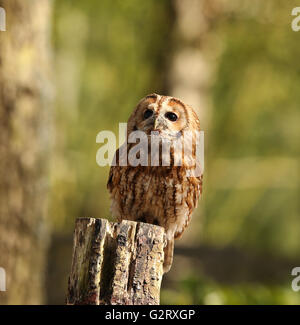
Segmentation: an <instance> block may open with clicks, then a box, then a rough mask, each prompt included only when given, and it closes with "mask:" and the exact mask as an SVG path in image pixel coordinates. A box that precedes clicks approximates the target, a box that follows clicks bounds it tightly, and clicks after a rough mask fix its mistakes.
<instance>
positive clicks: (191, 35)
mask: <svg viewBox="0 0 300 325" xmlns="http://www.w3.org/2000/svg"><path fill="white" fill-rule="evenodd" d="M296 6H297V3H296V1H271V0H267V1H259V0H244V1H236V0H232V1H225V0H222V1H221V0H218V1H216V0H213V1H200V0H179V1H171V0H162V1H158V0H147V1H138V0H129V1H123V0H113V1H111V0H101V1H96V0H89V1H79V0H72V1H71V0H60V1H55V2H54V15H53V44H54V57H53V61H54V64H55V73H54V75H55V86H56V103H55V119H54V122H55V123H54V125H55V132H54V134H55V138H54V146H53V153H52V161H51V187H50V188H51V200H50V212H49V215H50V216H51V217H50V223H51V229H52V244H51V247H50V251H49V261H48V275H47V282H48V285H47V299H48V300H47V302H48V303H51V304H59V303H64V297H65V290H66V285H67V276H68V273H69V270H70V262H71V253H72V232H73V228H74V221H75V219H76V218H77V217H87V216H92V217H101V218H111V216H110V213H109V198H108V192H107V190H106V180H107V175H108V167H107V168H103V167H99V166H97V164H96V159H95V157H96V152H97V150H98V148H99V144H96V135H97V133H98V132H100V131H102V130H111V131H114V132H118V124H119V122H126V121H127V119H128V116H129V114H130V113H131V111H132V110H133V108H134V107H135V105H136V103H137V102H138V101H139V100H140V99H141V98H142V97H144V96H145V95H146V94H148V93H153V92H156V93H162V94H167V95H172V96H175V97H179V98H181V99H182V100H183V101H185V102H187V103H189V104H191V105H192V106H193V107H195V109H196V110H197V112H198V114H199V118H200V122H201V126H202V129H203V130H204V132H205V174H204V191H203V197H202V199H201V202H200V204H199V208H198V209H197V211H196V212H195V213H194V216H193V219H192V222H191V225H190V229H189V230H188V231H187V233H185V234H184V235H183V238H182V239H180V240H179V241H178V242H176V243H175V245H176V247H175V260H174V264H173V267H172V270H171V272H170V273H169V274H167V275H166V277H165V278H164V280H163V287H162V303H163V304H299V303H300V294H299V293H296V292H293V291H292V290H291V279H292V278H291V270H292V268H293V267H295V266H299V265H297V262H298V264H300V263H299V249H300V240H299V238H300V208H299V194H300V191H299V190H300V187H299V178H300V176H299V154H300V152H299V143H300V132H299V125H300V110H299V102H300V92H299V89H300V60H299V57H300V51H299V50H300V46H299V37H300V32H299V33H296V32H293V31H292V29H291V21H292V16H291V10H292V8H294V7H296ZM53 283H56V285H55V286H53Z"/></svg>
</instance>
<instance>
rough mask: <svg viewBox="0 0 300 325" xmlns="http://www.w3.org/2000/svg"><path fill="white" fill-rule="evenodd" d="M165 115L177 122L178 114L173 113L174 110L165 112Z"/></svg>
mask: <svg viewBox="0 0 300 325" xmlns="http://www.w3.org/2000/svg"><path fill="white" fill-rule="evenodd" d="M165 117H166V118H167V119H168V120H170V121H172V122H175V121H177V119H178V116H177V115H176V114H175V113H172V112H168V113H166V114H165Z"/></svg>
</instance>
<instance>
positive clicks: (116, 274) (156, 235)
mask: <svg viewBox="0 0 300 325" xmlns="http://www.w3.org/2000/svg"><path fill="white" fill-rule="evenodd" d="M163 249H164V229H163V228H162V227H159V226H155V225H151V224H147V223H141V222H138V223H137V222H133V221H128V220H123V221H122V222H121V223H113V222H108V221H107V220H105V219H95V218H79V219H77V221H76V225H75V232H74V248H73V259H72V266H71V274H70V278H69V287H68V294H67V304H94V305H99V304H100V305H101V304H113V305H156V304H159V297H160V286H161V281H162V275H163V259H164V254H163Z"/></svg>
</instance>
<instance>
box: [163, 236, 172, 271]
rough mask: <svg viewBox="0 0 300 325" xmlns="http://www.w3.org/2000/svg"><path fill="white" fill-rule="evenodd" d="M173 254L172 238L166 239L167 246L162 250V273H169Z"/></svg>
mask: <svg viewBox="0 0 300 325" xmlns="http://www.w3.org/2000/svg"><path fill="white" fill-rule="evenodd" d="M173 253H174V238H172V239H167V245H166V247H165V248H164V254H165V257H164V264H163V269H164V273H167V272H169V271H170V268H171V266H172V262H173Z"/></svg>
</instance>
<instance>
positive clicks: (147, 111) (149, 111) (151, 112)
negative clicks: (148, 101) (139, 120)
mask: <svg viewBox="0 0 300 325" xmlns="http://www.w3.org/2000/svg"><path fill="white" fill-rule="evenodd" d="M152 115H153V111H152V109H147V110H146V111H145V113H144V119H145V120H147V118H149V117H150V116H152Z"/></svg>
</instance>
